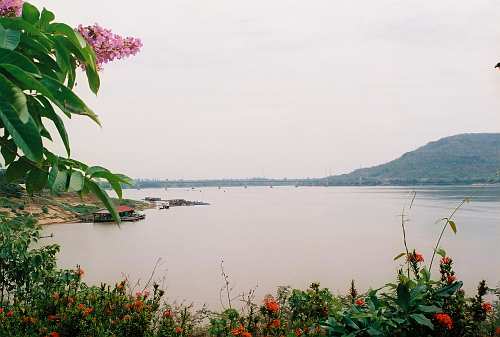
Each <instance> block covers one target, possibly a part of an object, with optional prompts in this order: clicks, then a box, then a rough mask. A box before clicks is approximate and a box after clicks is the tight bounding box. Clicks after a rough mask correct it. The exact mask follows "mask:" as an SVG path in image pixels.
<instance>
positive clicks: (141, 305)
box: [133, 300, 144, 311]
mask: <svg viewBox="0 0 500 337" xmlns="http://www.w3.org/2000/svg"><path fill="white" fill-rule="evenodd" d="M133 306H134V309H135V310H136V311H141V310H142V309H143V308H144V302H143V301H141V300H136V301H134V304H133Z"/></svg>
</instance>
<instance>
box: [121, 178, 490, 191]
mask: <svg viewBox="0 0 500 337" xmlns="http://www.w3.org/2000/svg"><path fill="white" fill-rule="evenodd" d="M279 186H291V187H370V186H374V187H376V186H380V187H383V186H388V187H389V186H393V187H397V186H401V187H407V186H500V184H499V183H498V182H497V181H494V182H493V181H487V180H474V181H468V180H464V181H453V182H450V181H442V180H428V181H425V182H424V181H394V182H375V181H368V182H366V183H338V182H334V181H328V178H321V179H286V180H285V179H259V180H256V179H234V180H172V181H167V180H165V181H155V180H136V181H135V185H133V186H123V188H126V189H146V188H199V187H215V188H218V187H220V188H223V187H224V188H226V187H279Z"/></svg>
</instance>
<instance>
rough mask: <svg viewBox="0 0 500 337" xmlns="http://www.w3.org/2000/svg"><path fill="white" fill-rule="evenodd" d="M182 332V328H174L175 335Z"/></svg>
mask: <svg viewBox="0 0 500 337" xmlns="http://www.w3.org/2000/svg"><path fill="white" fill-rule="evenodd" d="M182 331H184V330H182V328H181V327H180V326H178V327H176V328H175V333H182Z"/></svg>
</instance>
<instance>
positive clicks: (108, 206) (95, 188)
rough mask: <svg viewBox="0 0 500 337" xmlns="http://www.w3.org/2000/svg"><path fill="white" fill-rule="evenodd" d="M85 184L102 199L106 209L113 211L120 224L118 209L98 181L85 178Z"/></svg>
mask: <svg viewBox="0 0 500 337" xmlns="http://www.w3.org/2000/svg"><path fill="white" fill-rule="evenodd" d="M85 186H87V187H88V189H89V190H90V192H92V193H93V194H94V195H95V196H96V197H98V198H99V200H101V202H102V203H103V204H104V206H105V207H106V209H107V210H108V211H109V212H110V213H111V215H112V216H113V219H115V221H116V222H117V223H118V224H119V223H120V221H121V220H120V215H119V214H118V212H117V211H116V208H115V206H114V205H113V203H112V202H111V199H110V198H109V196H108V194H107V193H106V192H105V191H104V190H103V189H102V188H101V186H99V185H98V184H97V183H95V182H94V181H92V180H90V179H85Z"/></svg>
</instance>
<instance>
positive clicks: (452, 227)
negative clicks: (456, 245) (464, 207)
mask: <svg viewBox="0 0 500 337" xmlns="http://www.w3.org/2000/svg"><path fill="white" fill-rule="evenodd" d="M448 224H449V225H450V228H451V230H452V231H453V233H455V234H457V225H456V224H455V221H453V220H448Z"/></svg>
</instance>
